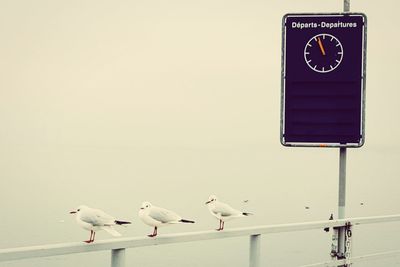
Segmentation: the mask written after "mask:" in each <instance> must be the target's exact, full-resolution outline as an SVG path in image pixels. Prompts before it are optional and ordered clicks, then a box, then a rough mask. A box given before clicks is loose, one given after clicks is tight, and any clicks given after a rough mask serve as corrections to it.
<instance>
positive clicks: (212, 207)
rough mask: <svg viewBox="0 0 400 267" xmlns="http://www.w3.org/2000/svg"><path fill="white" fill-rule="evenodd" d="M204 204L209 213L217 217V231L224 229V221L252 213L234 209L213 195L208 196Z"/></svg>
mask: <svg viewBox="0 0 400 267" xmlns="http://www.w3.org/2000/svg"><path fill="white" fill-rule="evenodd" d="M206 205H207V207H208V210H209V211H210V212H211V214H212V215H213V216H214V217H216V218H217V219H219V228H218V229H216V230H217V231H222V230H224V224H225V222H226V221H230V220H232V219H234V218H240V217H246V216H249V215H252V214H251V213H248V212H242V211H239V210H236V209H234V208H232V207H231V206H229V205H228V204H225V203H223V202H221V201H218V200H217V197H216V196H214V195H211V196H210V197H209V198H208V201H207V202H206Z"/></svg>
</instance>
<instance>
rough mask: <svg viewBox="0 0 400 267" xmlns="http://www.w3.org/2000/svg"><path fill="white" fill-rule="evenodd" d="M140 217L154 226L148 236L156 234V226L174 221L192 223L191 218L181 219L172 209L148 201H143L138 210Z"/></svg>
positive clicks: (174, 222) (173, 222)
mask: <svg viewBox="0 0 400 267" xmlns="http://www.w3.org/2000/svg"><path fill="white" fill-rule="evenodd" d="M139 217H140V219H141V220H142V221H143V222H144V223H145V224H147V225H149V226H154V231H153V233H152V234H150V235H148V236H149V237H155V236H157V228H158V227H160V226H164V225H168V224H176V223H194V221H191V220H185V219H182V217H181V216H179V215H178V214H176V213H175V212H173V211H170V210H167V209H164V208H160V207H156V206H154V205H152V204H151V203H150V202H147V201H146V202H143V203H142V206H141V208H140V210H139Z"/></svg>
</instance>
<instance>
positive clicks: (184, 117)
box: [0, 0, 400, 247]
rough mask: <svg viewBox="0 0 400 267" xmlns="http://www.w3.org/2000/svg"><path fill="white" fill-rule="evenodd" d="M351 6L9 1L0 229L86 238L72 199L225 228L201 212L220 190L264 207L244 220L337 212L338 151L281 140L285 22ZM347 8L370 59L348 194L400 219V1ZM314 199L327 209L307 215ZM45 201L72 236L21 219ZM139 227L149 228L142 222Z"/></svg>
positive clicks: (1, 10)
mask: <svg viewBox="0 0 400 267" xmlns="http://www.w3.org/2000/svg"><path fill="white" fill-rule="evenodd" d="M342 8H343V3H342V1H340V0H329V1H328V0H326V1H320V0H304V1H299V0H285V1H266V0H264V1H261V0H248V1H239V0H230V1H225V0H202V1H188V0H168V1H160V0H154V1H136V0H134V1H110V0H103V1H98V0H85V1H77V0H74V1H45V0H37V1H27V0H1V1H0V36H1V42H0V73H1V78H0V126H1V127H0V178H1V179H0V208H1V209H2V210H3V214H6V215H5V216H4V218H5V219H2V222H1V223H0V224H3V228H2V229H8V230H10V231H8V234H7V237H8V239H9V240H14V241H13V242H14V243H12V244H15V245H25V244H31V243H37V242H40V243H43V242H50V241H51V242H55V241H73V240H80V239H79V238H81V234H83V233H81V232H80V230H78V229H77V227H76V226H75V225H74V224H73V223H74V222H73V221H69V217H67V218H68V219H66V218H64V217H63V216H64V215H65V213H64V212H66V211H68V210H69V209H70V208H75V207H76V206H77V205H79V204H87V205H93V206H95V207H98V208H102V209H104V210H105V211H107V212H109V213H112V211H113V210H114V211H115V212H114V214H115V215H116V216H118V217H121V216H122V217H129V218H133V219H135V220H136V219H137V214H136V212H137V209H138V208H139V206H140V204H141V202H142V201H144V200H148V201H151V202H154V204H158V205H160V206H165V207H166V208H170V209H173V210H176V211H177V212H179V213H182V215H184V214H183V213H185V211H186V214H187V217H190V218H192V217H200V221H201V220H202V219H203V217H204V220H205V223H203V224H201V223H200V224H199V225H197V226H194V227H197V228H191V229H204V228H206V227H210V225H211V227H214V225H213V223H215V222H214V221H213V220H212V219H211V218H208V214H207V211H206V208H205V207H203V206H202V204H203V203H204V202H205V201H206V200H207V198H208V196H209V195H210V194H217V195H219V196H220V197H221V198H222V199H223V200H226V201H228V202H235V201H236V204H237V205H240V200H241V199H245V198H249V196H250V197H252V198H253V199H254V200H255V201H256V204H251V205H253V206H251V207H250V208H253V209H255V210H257V209H258V213H259V214H260V216H258V217H257V216H255V217H254V218H253V219H252V220H251V221H244V222H243V221H241V222H238V223H236V224H234V225H236V226H238V225H242V226H243V225H248V224H251V225H255V224H265V223H272V222H273V223H278V222H286V221H288V220H291V221H297V218H296V217H293V216H299V217H298V218H300V220H309V219H322V218H323V217H324V216H325V214H327V215H329V214H330V212H331V211H332V209H335V205H336V201H337V200H336V197H337V191H336V186H337V158H338V152H337V151H336V150H334V149H307V148H298V149H293V148H284V147H282V146H281V145H280V143H279V119H280V90H281V85H280V72H281V30H282V29H281V19H282V16H283V15H284V14H285V13H289V12H340V11H342ZM351 10H352V11H354V12H363V13H365V14H366V15H367V17H368V55H367V88H366V132H365V133H366V142H365V146H364V147H362V148H360V149H351V150H350V151H349V155H348V176H349V192H350V193H349V194H350V196H349V201H350V203H351V201H353V203H358V201H362V200H363V199H365V198H366V196H367V195H368V200H369V201H370V202H375V204H374V205H375V206H374V205H372V206H369V207H370V209H367V208H366V209H364V210H358V209H357V208H356V207H355V206H351V205H350V204H349V212H350V214H354V215H358V216H361V215H374V214H375V215H377V213H395V212H400V209H399V208H398V207H397V205H395V203H398V201H399V197H398V193H397V192H394V191H393V188H394V187H397V186H398V182H397V178H398V177H399V171H398V168H396V166H397V164H398V159H399V151H400V147H399V145H398V144H397V143H396V138H397V137H399V136H400V127H399V123H398V120H397V119H396V116H397V115H398V114H400V105H399V104H398V99H399V96H400V93H399V90H398V89H399V86H398V84H399V82H400V81H399V79H400V75H399V74H398V71H399V67H398V63H399V62H400V54H399V53H398V50H399V41H400V37H399V35H398V32H399V31H398V29H397V27H398V24H399V23H398V10H400V2H399V1H397V0H381V1H372V0H370V1H366V0H352V1H351ZM350 177H351V178H350ZM390 190H392V191H390ZM171 192H172V193H171ZM382 192H392V193H393V194H389V193H387V194H385V196H383V195H382V194H383V193H382ZM382 197H383V198H384V200H382ZM110 199H111V200H112V201H110ZM183 199H185V201H182V200H183ZM380 200H382V201H385V205H386V206H385V207H386V210H385V211H382V212H380V211H381V210H380V207H381V206H382V203H381V202H379V201H380ZM121 203H124V205H121ZM196 203H198V204H199V207H198V209H196V208H192V207H193V206H195V205H197V204H196ZM250 203H251V202H250ZM253 203H254V202H253ZM276 203H279V205H280V207H277V206H276ZM294 203H296V204H298V205H299V206H293V205H294ZM303 203H304V204H309V205H316V204H315V203H324V204H320V206H319V207H318V208H317V211H318V212H316V213H315V214H313V215H310V216H309V217H307V216H308V215H304V214H303V212H304V211H303V210H301V208H302V205H303ZM310 203H311V204H310ZM233 204H235V203H233ZM43 206H45V207H46V209H43ZM366 206H367V205H366ZM37 207H41V208H40V209H39V211H38V212H39V215H41V216H44V217H45V218H46V222H47V223H49V222H56V221H58V220H59V218H62V219H64V220H66V223H65V225H62V226H60V225H58V226H54V227H55V228H56V229H57V230H59V231H64V230H65V229H66V228H67V231H68V233H71V235H70V236H62V237H61V238H60V237H59V236H57V232H56V231H55V230H54V231H53V230H50V231H51V232H50V233H51V235H50V233H49V235H48V236H46V237H43V236H40V235H37V234H35V233H29V232H28V231H24V230H23V227H20V226H22V225H20V222H15V221H13V218H12V217H13V216H15V217H16V218H21V217H24V216H26V214H24V212H23V211H24V210H28V211H29V214H30V215H31V213H32V214H33V211H34V210H35V209H36V208H37ZM282 210H285V212H282ZM286 211H287V212H286ZM263 212H264V214H265V216H264V215H263ZM126 214H127V215H128V216H127V215H126ZM266 214H268V215H266ZM288 214H291V215H293V216H289V215H288ZM39 215H38V216H39ZM32 216H33V215H32ZM34 218H35V219H34V220H36V221H35V222H34V225H36V227H38V228H40V227H46V228H48V229H51V227H48V226H47V224H42V222H41V221H40V220H39V219H36V217H34ZM207 220H209V221H207ZM13 228H18V229H20V228H21V229H22V230H21V231H22V232H19V233H13V232H12V229H13ZM130 229H133V230H128V231H131V232H129V234H132V235H141V234H145V233H147V231H148V230H149V229H148V228H146V227H145V226H142V225H141V224H140V222H138V221H136V224H135V227H134V228H130ZM178 230H183V229H182V228H179V229H178ZM185 230H186V229H185ZM168 231H169V230H168ZM171 231H174V229H173V228H171ZM85 234H86V233H85ZM104 237H105V236H104ZM3 240H4V239H3ZM6 240H7V238H6ZM4 242H6V241H4ZM7 244H9V243H7ZM7 244H6V243H2V244H1V245H2V246H3V247H4V246H6V245H7Z"/></svg>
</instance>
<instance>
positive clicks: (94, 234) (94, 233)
mask: <svg viewBox="0 0 400 267" xmlns="http://www.w3.org/2000/svg"><path fill="white" fill-rule="evenodd" d="M95 236H96V232H95V231H93V238H92V242H94V237H95Z"/></svg>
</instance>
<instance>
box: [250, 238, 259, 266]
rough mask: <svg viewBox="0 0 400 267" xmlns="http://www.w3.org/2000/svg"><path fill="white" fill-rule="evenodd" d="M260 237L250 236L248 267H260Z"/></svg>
mask: <svg viewBox="0 0 400 267" xmlns="http://www.w3.org/2000/svg"><path fill="white" fill-rule="evenodd" d="M260 253H261V235H259V234H258V235H251V236H250V262H249V267H260V266H261V265H260Z"/></svg>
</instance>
